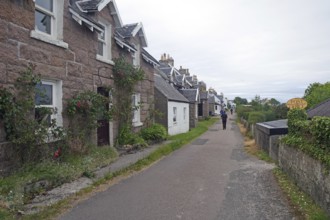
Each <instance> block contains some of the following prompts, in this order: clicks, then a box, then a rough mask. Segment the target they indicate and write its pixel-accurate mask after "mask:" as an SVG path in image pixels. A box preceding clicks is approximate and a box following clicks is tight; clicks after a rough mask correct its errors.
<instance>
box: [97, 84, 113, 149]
mask: <svg viewBox="0 0 330 220" xmlns="http://www.w3.org/2000/svg"><path fill="white" fill-rule="evenodd" d="M97 93H98V94H101V95H103V96H105V97H109V92H108V90H106V89H105V88H104V87H98V88H97ZM106 108H107V109H109V106H108V105H107V106H106ZM97 123H98V125H99V126H98V128H97V145H98V146H104V145H110V131H109V121H108V120H104V119H100V120H98V121H97Z"/></svg>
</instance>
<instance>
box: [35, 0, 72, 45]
mask: <svg viewBox="0 0 330 220" xmlns="http://www.w3.org/2000/svg"><path fill="white" fill-rule="evenodd" d="M34 3H35V11H34V26H35V28H34V30H32V31H31V34H30V36H31V37H32V38H35V39H37V40H41V41H44V42H46V43H50V44H54V45H56V46H59V47H63V48H68V44H67V43H65V42H63V7H64V0H34Z"/></svg>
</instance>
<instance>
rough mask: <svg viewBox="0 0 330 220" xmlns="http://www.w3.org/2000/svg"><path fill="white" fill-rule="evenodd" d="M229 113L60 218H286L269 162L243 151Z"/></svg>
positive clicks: (288, 212) (288, 218) (287, 213)
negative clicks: (146, 166) (206, 129)
mask: <svg viewBox="0 0 330 220" xmlns="http://www.w3.org/2000/svg"><path fill="white" fill-rule="evenodd" d="M243 141H244V140H243V137H242V135H241V134H240V131H239V128H238V126H237V125H236V123H235V115H229V118H228V123H227V129H226V130H223V129H222V124H221V122H220V121H219V122H217V123H216V124H214V125H213V126H211V127H210V128H209V130H208V131H207V132H205V133H204V134H202V135H201V136H200V137H198V138H197V139H195V140H193V141H192V142H191V143H189V144H187V145H186V146H184V147H182V148H180V149H178V150H176V151H174V152H173V153H172V154H171V155H169V156H167V157H164V158H163V159H162V160H160V161H158V162H157V163H155V164H153V166H151V167H149V168H148V169H145V170H144V171H142V172H140V173H139V174H138V175H133V176H131V177H130V178H127V179H125V180H122V181H120V182H119V183H117V184H115V185H113V186H111V187H109V188H108V189H106V190H105V191H102V192H100V193H96V194H94V195H93V196H91V197H90V198H88V199H87V200H84V201H81V202H80V203H78V204H77V205H75V207H73V209H72V210H69V211H68V212H67V213H65V214H63V216H60V217H59V218H58V219H60V220H81V219H84V220H89V219H91V220H92V219H98V220H103V219H104V220H108V219H116V220H121V219H122V220H127V219H134V220H155V219H157V220H169V219H173V220H177V219H178V220H201V219H210V220H216V219H217V220H218V219H221V220H239V219H245V220H256V219H258V220H259V219H262V220H273V219H276V220H292V219H295V217H294V215H293V214H292V211H291V208H290V206H289V204H288V201H287V199H286V197H285V196H284V195H283V193H282V192H281V189H280V188H279V186H278V185H277V182H276V180H275V178H274V175H273V173H272V169H273V168H274V167H275V165H274V164H269V163H266V162H264V161H261V160H259V159H257V158H256V157H253V156H251V155H248V154H247V153H246V152H245V150H244V144H243Z"/></svg>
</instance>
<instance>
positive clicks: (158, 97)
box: [155, 88, 168, 131]
mask: <svg viewBox="0 0 330 220" xmlns="http://www.w3.org/2000/svg"><path fill="white" fill-rule="evenodd" d="M167 103H168V100H167V98H166V97H165V96H164V95H163V94H162V93H161V92H160V91H158V90H157V89H156V88H155V109H157V111H159V112H158V113H156V115H155V121H156V122H157V123H159V124H162V125H163V126H164V127H165V128H166V129H167V131H168V112H167V111H168V110H167V106H168V104H167Z"/></svg>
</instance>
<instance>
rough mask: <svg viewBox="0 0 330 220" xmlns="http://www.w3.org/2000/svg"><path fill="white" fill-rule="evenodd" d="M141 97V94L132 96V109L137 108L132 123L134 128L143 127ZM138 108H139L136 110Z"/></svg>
mask: <svg viewBox="0 0 330 220" xmlns="http://www.w3.org/2000/svg"><path fill="white" fill-rule="evenodd" d="M140 100H141V97H140V93H135V94H133V95H132V107H133V108H135V109H134V110H133V116H132V123H133V126H134V127H138V126H142V125H143V123H142V122H141V107H140V104H141V101H140ZM136 107H137V108H136Z"/></svg>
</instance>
